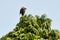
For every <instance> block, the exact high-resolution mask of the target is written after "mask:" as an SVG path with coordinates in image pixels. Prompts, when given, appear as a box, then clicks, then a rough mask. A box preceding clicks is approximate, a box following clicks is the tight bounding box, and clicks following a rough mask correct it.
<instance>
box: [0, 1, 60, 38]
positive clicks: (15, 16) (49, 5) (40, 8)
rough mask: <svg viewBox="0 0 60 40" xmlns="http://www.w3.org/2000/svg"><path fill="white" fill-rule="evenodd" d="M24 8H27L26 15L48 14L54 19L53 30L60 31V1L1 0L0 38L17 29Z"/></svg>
mask: <svg viewBox="0 0 60 40" xmlns="http://www.w3.org/2000/svg"><path fill="white" fill-rule="evenodd" d="M22 6H25V7H27V10H26V14H32V15H39V16H41V15H42V14H46V15H47V17H49V18H51V19H52V25H51V28H52V29H57V30H60V0H0V37H1V36H3V35H6V34H7V33H9V31H12V30H13V29H14V28H15V27H16V24H17V23H18V22H19V18H20V16H21V15H19V10H20V8H21V7H22Z"/></svg>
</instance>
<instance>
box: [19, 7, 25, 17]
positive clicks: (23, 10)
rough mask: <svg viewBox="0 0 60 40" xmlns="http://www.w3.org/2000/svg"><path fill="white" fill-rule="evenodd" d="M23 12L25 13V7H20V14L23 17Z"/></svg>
mask: <svg viewBox="0 0 60 40" xmlns="http://www.w3.org/2000/svg"><path fill="white" fill-rule="evenodd" d="M25 11H26V8H25V7H22V8H21V9H20V14H21V15H22V16H23V15H24V14H25Z"/></svg>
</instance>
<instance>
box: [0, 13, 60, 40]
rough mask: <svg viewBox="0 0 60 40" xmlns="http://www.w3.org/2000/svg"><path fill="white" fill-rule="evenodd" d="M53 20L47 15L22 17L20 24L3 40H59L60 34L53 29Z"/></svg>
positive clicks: (3, 37) (2, 39)
mask: <svg viewBox="0 0 60 40" xmlns="http://www.w3.org/2000/svg"><path fill="white" fill-rule="evenodd" d="M51 21H52V20H51V19H50V18H47V17H46V15H45V14H43V15H41V16H38V15H36V16H35V17H34V16H32V15H31V14H29V15H24V16H21V17H20V21H19V23H17V24H16V27H15V28H14V29H13V31H10V32H9V33H8V34H6V35H5V36H2V38H0V39H1V40H58V39H60V32H59V31H58V30H54V29H51Z"/></svg>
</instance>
